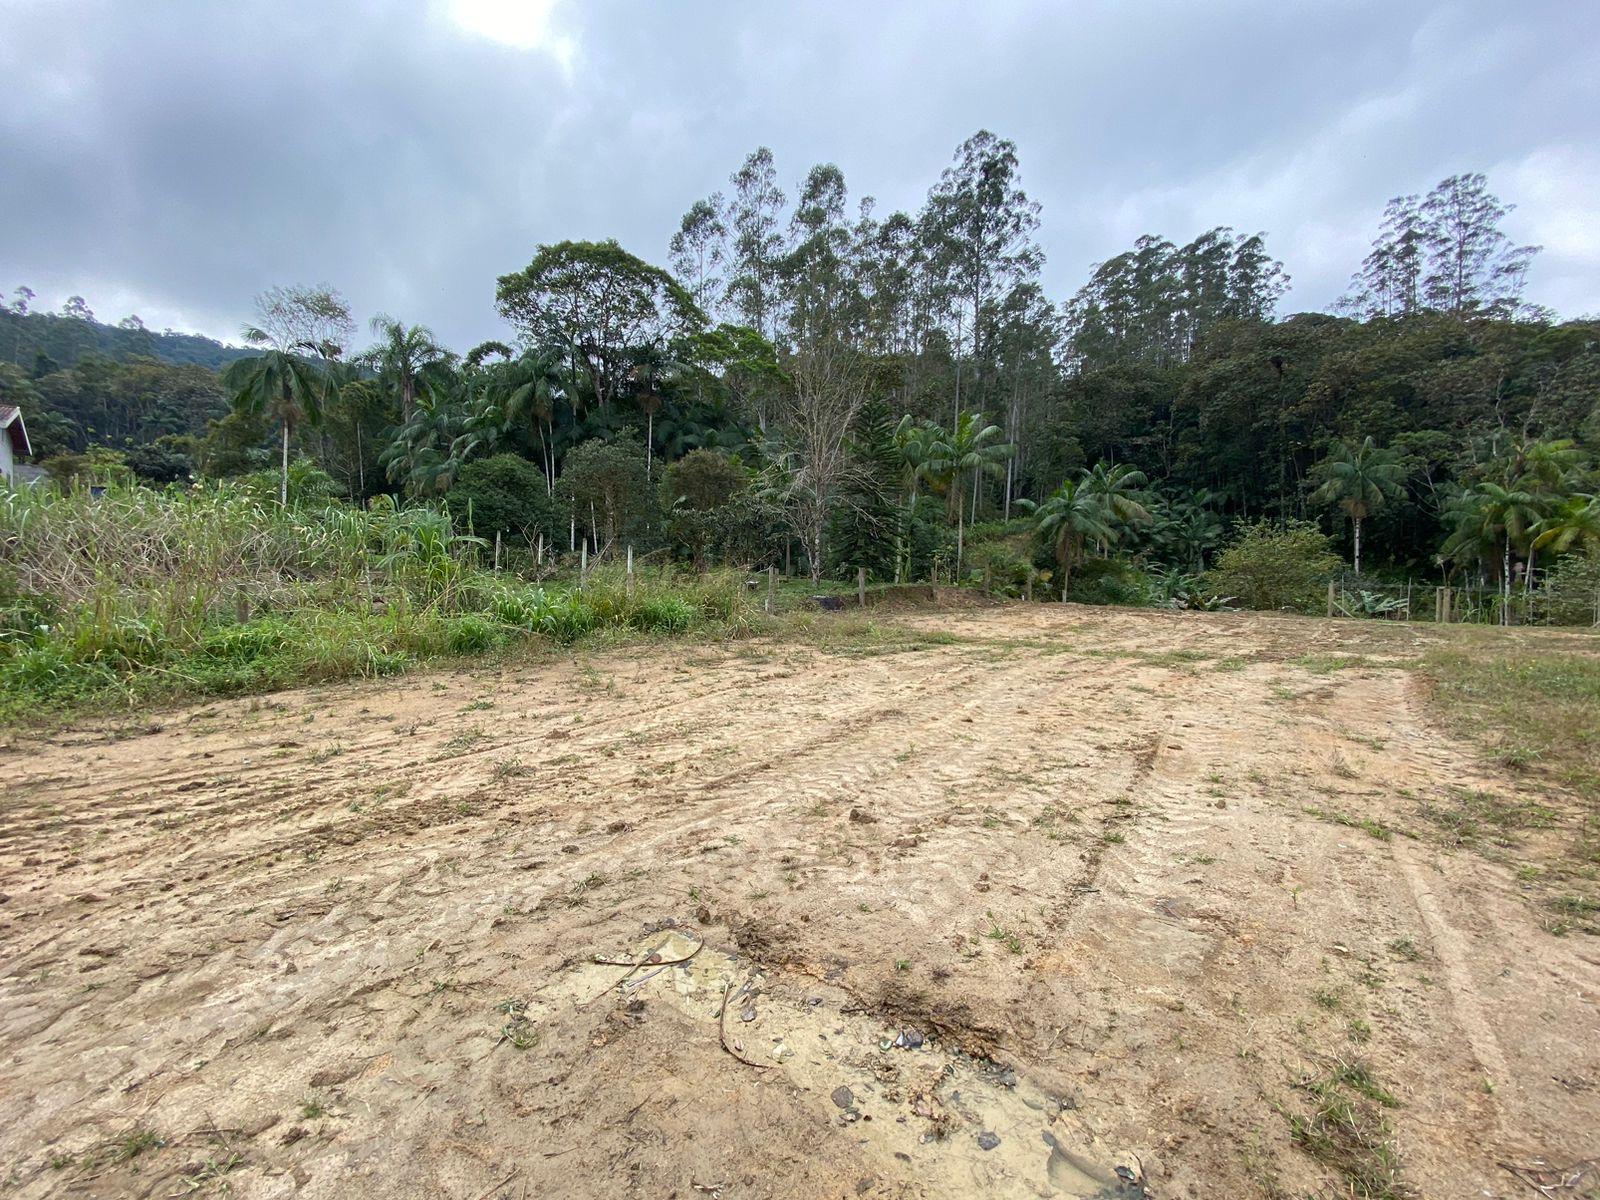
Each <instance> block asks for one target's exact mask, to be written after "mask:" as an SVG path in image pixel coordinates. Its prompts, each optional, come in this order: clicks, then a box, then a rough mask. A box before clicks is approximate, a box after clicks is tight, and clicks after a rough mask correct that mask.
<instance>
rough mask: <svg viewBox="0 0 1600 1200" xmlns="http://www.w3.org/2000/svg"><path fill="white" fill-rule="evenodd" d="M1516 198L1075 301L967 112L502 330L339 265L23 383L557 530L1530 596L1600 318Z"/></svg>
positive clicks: (605, 541) (1589, 438) (1459, 195)
mask: <svg viewBox="0 0 1600 1200" xmlns="http://www.w3.org/2000/svg"><path fill="white" fill-rule="evenodd" d="M1510 211H1511V210H1510V206H1508V205H1506V204H1504V203H1502V202H1501V201H1500V200H1498V199H1497V198H1496V197H1494V196H1493V195H1492V193H1490V191H1489V189H1488V184H1487V180H1486V179H1485V178H1484V177H1483V176H1482V175H1476V174H1463V175H1457V176H1453V177H1451V178H1449V179H1446V180H1444V181H1442V182H1441V183H1440V184H1439V185H1438V186H1437V187H1436V188H1434V189H1433V190H1432V191H1431V192H1429V193H1428V194H1427V195H1425V196H1402V197H1399V198H1396V199H1395V200H1393V201H1391V202H1390V203H1389V205H1388V207H1387V208H1386V209H1385V211H1384V213H1383V214H1382V216H1381V217H1380V218H1379V220H1378V223H1377V231H1376V236H1375V239H1374V242H1373V246H1372V250H1371V253H1370V254H1369V255H1368V256H1367V257H1366V258H1365V259H1364V260H1363V261H1362V262H1361V263H1360V264H1354V265H1353V266H1354V272H1353V278H1352V283H1351V287H1350V290H1349V293H1348V295H1347V296H1346V297H1345V298H1344V299H1343V300H1342V301H1341V302H1340V304H1339V305H1338V306H1337V311H1335V312H1333V313H1298V314H1293V315H1290V316H1288V317H1286V318H1282V317H1280V316H1279V314H1278V311H1277V310H1278V306H1279V303H1280V301H1281V299H1282V297H1283V295H1284V293H1285V289H1286V287H1287V284H1288V275H1287V274H1286V271H1285V268H1284V266H1283V264H1282V263H1281V262H1280V261H1279V260H1278V259H1276V258H1275V257H1274V256H1273V255H1272V254H1271V252H1270V251H1269V249H1268V246H1267V239H1266V236H1265V234H1263V233H1260V232H1246V233H1240V232H1237V231H1235V230H1233V229H1231V228H1227V227H1218V228H1214V229H1210V230H1205V231H1201V232H1199V233H1198V234H1195V235H1193V236H1191V237H1189V238H1188V240H1187V241H1182V242H1179V241H1174V240H1169V239H1168V238H1166V237H1163V236H1160V235H1158V234H1150V235H1147V236H1145V237H1141V238H1140V239H1138V241H1137V242H1136V243H1135V244H1134V245H1133V246H1132V247H1131V248H1129V249H1128V250H1127V251H1126V252H1124V253H1121V254H1118V255H1115V256H1113V257H1111V258H1109V259H1107V260H1106V261H1105V262H1103V263H1099V264H1096V265H1095V266H1094V267H1093V269H1092V270H1091V272H1090V276H1089V279H1088V280H1087V282H1086V283H1085V284H1084V285H1083V286H1082V287H1081V288H1080V289H1079V290H1078V291H1077V293H1075V294H1074V295H1072V296H1070V297H1065V298H1063V299H1061V300H1060V301H1059V302H1058V301H1053V300H1052V299H1051V298H1049V297H1048V296H1047V295H1046V294H1045V289H1044V287H1043V285H1042V282H1041V269H1042V266H1043V262H1044V256H1043V252H1042V250H1041V248H1040V245H1039V242H1038V232H1039V229H1040V225H1041V220H1042V214H1041V211H1040V207H1039V205H1038V204H1037V203H1036V202H1035V201H1033V200H1032V199H1031V198H1030V197H1029V196H1028V194H1027V192H1026V189H1025V187H1024V184H1023V178H1022V171H1021V165H1020V160H1019V155H1018V151H1017V147H1016V146H1015V145H1014V144H1013V143H1011V142H1009V141H1007V140H1005V139H1003V138H999V137H996V136H994V135H993V134H990V133H988V132H980V133H978V134H975V135H974V136H973V137H972V138H969V139H968V140H967V141H966V142H964V143H963V144H962V145H961V146H960V147H959V148H958V149H957V151H956V153H955V155H954V157H953V159H952V161H951V163H950V165H949V166H948V167H947V168H946V169H945V170H944V171H943V172H942V173H941V175H940V176H939V177H938V179H937V180H936V181H934V183H933V184H932V186H931V187H930V189H929V191H928V193H927V195H926V198H925V200H924V202H923V203H922V205H921V207H920V208H918V209H917V210H916V211H895V212H890V213H886V214H884V213H880V212H879V209H878V206H877V205H876V204H875V202H874V201H873V200H872V198H871V197H861V198H858V199H852V197H851V195H850V193H849V191H848V189H847V186H846V182H845V179H844V176H843V174H842V172H840V170H839V169H838V168H837V167H836V166H833V165H832V164H821V165H818V166H815V167H813V168H811V169H810V170H809V171H807V172H805V173H804V175H803V176H801V178H800V179H799V181H798V183H797V184H796V186H795V187H794V188H793V193H792V196H791V195H790V194H789V193H788V192H786V191H785V188H784V187H783V185H782V183H781V181H780V175H779V170H778V166H777V164H776V162H775V160H774V158H773V156H772V154H771V152H770V151H768V150H766V149H764V148H762V149H758V150H756V151H755V152H754V153H752V154H751V155H750V156H749V157H748V158H747V159H746V160H745V161H744V162H743V163H742V164H740V165H739V166H738V168H737V169H736V170H735V171H734V172H733V173H732V174H731V175H730V177H729V180H728V186H727V188H726V189H723V190H720V191H715V192H712V193H711V194H709V195H707V196H706V197H704V198H702V199H699V200H696V201H694V202H693V203H692V204H690V206H689V208H688V210H687V211H686V212H685V214H684V216H683V218H682V221H681V222H680V224H679V227H678V229H677V230H676V232H675V233H674V234H673V236H672V238H671V240H670V243H669V245H668V246H667V247H666V258H665V265H664V266H661V265H656V264H654V263H651V262H649V261H647V260H646V259H644V258H641V257H639V256H637V255H635V254H634V253H632V252H630V251H629V250H627V249H625V248H624V247H622V246H620V245H619V244H618V243H616V242H615V241H609V240H608V241H597V242H582V241H566V242H555V243H551V244H548V245H543V246H540V247H538V248H537V250H536V251H535V253H534V255H533V257H532V258H531V260H530V261H529V262H528V264H527V265H526V266H525V267H522V268H520V269H515V270H510V271H508V272H507V273H506V274H504V275H502V276H501V277H500V278H499V279H498V280H497V281H496V285H495V293H494V295H495V304H496V308H497V310H498V311H499V313H500V314H501V315H502V316H503V317H504V319H505V320H506V321H507V323H508V325H509V327H510V328H511V329H512V330H513V336H512V338H511V339H510V340H508V341H505V342H499V341H491V342H486V343H483V344H481V345H479V346H476V347H473V348H471V349H469V350H467V351H466V352H465V353H456V352H453V351H451V350H450V349H448V348H447V347H445V346H443V345H441V344H440V342H439V340H438V339H437V338H436V337H435V336H434V335H433V334H432V333H431V332H430V331H429V330H428V329H427V328H426V327H423V326H419V325H412V324H408V323H406V322H404V321H400V320H396V319H392V318H389V317H379V318H378V319H376V320H375V321H374V322H372V324H371V326H370V330H369V332H370V335H371V336H370V338H369V339H367V344H365V345H358V344H357V341H358V338H357V332H358V331H357V326H356V325H355V323H354V321H353V320H352V319H351V315H350V313H349V310H348V307H347V306H346V305H345V304H344V302H343V300H342V298H341V297H340V296H339V294H338V293H337V292H336V291H335V290H333V289H332V288H328V287H312V288H304V287H301V288H281V289H275V290H273V291H271V292H268V293H266V294H265V295H263V296H262V297H260V298H259V299H258V303H257V310H258V312H257V319H256V321H255V322H254V323H253V324H252V326H251V327H249V328H248V329H247V330H246V331H245V333H244V340H245V342H246V349H245V351H244V352H243V356H242V357H239V358H237V359H236V360H235V361H233V362H231V363H229V364H223V366H224V369H223V371H222V373H221V374H220V375H218V374H215V373H213V372H211V371H209V370H207V369H206V368H205V367H202V366H198V365H189V366H175V365H172V364H170V363H166V364H164V363H160V362H157V361H155V359H154V358H153V357H145V356H143V355H142V354H135V353H129V354H125V355H123V356H122V361H120V362H119V361H113V360H109V359H107V358H105V357H98V356H96V355H94V354H84V355H82V356H79V357H77V358H75V359H74V361H73V364H72V365H69V366H66V367H59V366H57V364H56V363H55V362H52V361H49V360H48V359H46V360H44V361H39V360H37V358H36V361H35V362H34V363H33V364H32V366H30V367H20V366H18V367H7V366H5V365H3V364H0V394H3V395H7V396H14V397H17V398H19V399H21V400H22V402H23V403H24V404H25V405H26V406H27V407H28V411H29V414H30V415H29V420H30V425H31V426H34V425H36V426H37V427H38V428H40V429H41V430H42V431H43V433H44V438H43V440H44V441H45V442H46V443H47V445H48V447H49V448H50V449H54V450H57V451H62V452H69V453H68V455H67V457H68V463H67V465H68V466H70V467H72V468H73V469H76V466H75V465H74V463H73V461H72V459H71V457H70V456H71V455H76V456H77V458H78V459H79V460H81V459H82V458H83V456H84V455H86V454H87V453H88V452H89V451H90V450H91V448H92V447H96V446H98V447H101V448H105V447H110V448H112V449H116V450H120V451H121V452H122V453H123V454H124V456H125V457H126V458H127V459H128V464H127V465H129V466H130V467H132V468H133V469H136V470H140V471H141V473H144V474H146V475H147V477H149V478H152V479H158V478H162V477H166V478H179V477H181V476H182V475H184V474H185V473H186V470H187V473H198V474H206V475H228V474H237V473H241V472H248V471H265V470H273V471H275V473H276V475H277V491H278V494H279V497H280V499H281V500H282V501H283V502H285V503H289V502H291V501H292V499H293V492H294V490H295V487H296V479H297V476H296V472H297V470H298V471H299V473H300V476H301V477H303V478H302V482H307V481H311V480H317V481H319V482H318V483H317V486H318V487H321V488H322V490H323V491H324V492H327V493H342V494H344V495H345V496H347V497H348V498H349V499H351V500H353V501H356V502H365V501H366V500H368V499H370V498H371V497H373V496H375V495H377V494H380V493H385V492H389V493H397V494H402V495H406V496H412V497H418V498H428V497H444V498H445V500H446V502H447V503H448V504H450V506H451V508H452V511H453V512H458V513H460V514H462V518H461V519H469V520H470V521H471V522H472V523H473V526H474V528H475V529H478V530H480V531H483V530H488V529H489V527H490V526H491V525H492V526H494V529H493V532H495V533H500V534H502V535H503V536H506V537H513V538H515V539H517V540H518V541H520V542H525V543H529V544H533V543H537V544H538V545H540V546H541V547H549V548H550V549H551V550H561V549H565V550H568V551H572V550H574V549H576V548H577V547H578V545H579V543H580V542H583V543H586V544H587V546H588V549H589V550H590V551H591V552H593V553H596V554H606V553H613V552H617V551H618V550H619V549H620V547H621V546H622V545H623V543H624V542H626V543H628V544H631V545H634V546H636V547H637V548H640V549H649V548H654V547H660V548H662V549H663V550H664V551H667V552H670V553H675V554H679V555H682V556H684V557H686V558H692V559H694V560H696V561H700V562H706V561H712V560H728V561H739V562H752V563H759V562H766V561H782V562H785V563H796V564H798V565H799V566H800V567H801V568H803V569H805V570H808V571H810V572H811V574H812V575H813V577H817V578H820V577H821V576H823V575H825V574H829V573H842V572H845V571H850V570H853V569H854V568H856V567H866V568H868V569H869V570H870V571H871V572H872V573H873V574H874V575H875V576H877V577H880V578H885V579H912V578H928V577H930V576H938V577H941V578H947V579H964V578H970V577H972V575H973V573H974V572H977V571H985V572H990V573H992V572H994V571H996V570H1002V571H1004V572H1008V573H1011V574H1017V575H1023V574H1026V575H1028V577H1029V578H1030V580H1031V579H1032V578H1035V577H1037V578H1039V579H1041V580H1045V579H1048V580H1049V581H1050V583H1049V586H1051V587H1053V588H1055V589H1057V590H1062V591H1065V590H1067V589H1070V588H1072V587H1073V586H1075V585H1074V584H1073V582H1072V580H1073V578H1074V573H1075V572H1076V573H1078V574H1079V575H1081V574H1082V572H1083V570H1084V568H1085V567H1086V565H1090V564H1094V563H1099V562H1106V561H1110V560H1113V559H1117V560H1128V559H1133V560H1136V561H1138V562H1141V563H1151V564H1164V565H1165V566H1166V567H1168V568H1172V569H1175V570H1182V571H1189V572H1193V571H1197V570H1200V569H1202V568H1204V567H1205V565H1206V564H1207V561H1208V557H1209V556H1211V555H1212V554H1213V553H1214V552H1215V551H1216V549H1217V548H1218V547H1219V546H1220V545H1221V544H1222V543H1223V541H1224V540H1225V538H1226V537H1227V536H1228V534H1229V531H1230V529H1236V528H1239V527H1242V526H1247V525H1249V524H1251V523H1253V522H1257V521H1262V520H1266V521H1271V522H1276V523H1279V524H1283V523H1286V522H1294V521H1306V520H1314V521H1320V522H1322V523H1323V525H1324V528H1325V529H1327V530H1328V531H1329V532H1330V533H1331V534H1332V535H1333V536H1334V537H1335V538H1336V540H1337V542H1338V544H1339V545H1340V546H1342V547H1346V548H1347V549H1348V553H1349V558H1350V561H1351V565H1352V567H1353V568H1354V569H1355V570H1356V571H1357V572H1358V573H1360V572H1361V571H1363V570H1368V571H1370V570H1371V569H1373V568H1378V569H1388V570H1404V571H1408V572H1430V573H1432V572H1437V571H1440V570H1445V571H1451V570H1467V571H1472V572H1475V573H1477V574H1479V575H1481V576H1482V577H1483V578H1485V579H1489V580H1494V581H1496V582H1497V583H1499V584H1500V585H1502V586H1503V587H1504V588H1506V589H1509V588H1510V587H1511V586H1512V585H1513V582H1514V581H1515V580H1518V579H1521V580H1522V581H1523V582H1526V580H1527V579H1528V577H1529V575H1528V573H1529V571H1530V570H1531V569H1532V568H1534V567H1535V566H1537V565H1538V564H1539V563H1540V561H1541V559H1542V560H1543V561H1546V562H1548V561H1552V560H1553V559H1554V558H1555V557H1557V556H1560V555H1563V554H1572V553H1576V552H1579V551H1583V550H1586V549H1588V548H1590V547H1592V546H1594V545H1595V544H1596V543H1597V542H1600V528H1597V524H1600V512H1597V509H1596V504H1595V501H1594V499H1593V495H1594V490H1595V489H1594V485H1595V482H1596V478H1595V473H1594V470H1593V466H1592V454H1591V450H1592V447H1593V446H1594V445H1595V443H1596V440H1597V439H1600V347H1597V334H1600V323H1597V322H1595V321H1592V320H1578V321H1568V322H1559V321H1557V319H1556V318H1555V317H1554V315H1553V314H1551V313H1549V312H1546V311H1543V310H1540V309H1537V308H1535V307H1533V306H1530V305H1527V304H1525V303H1524V301H1523V298H1522V292H1523V286H1524V283H1525V278H1526V273H1527V270H1528V267H1529V264H1530V263H1531V262H1532V261H1533V259H1534V257H1535V255H1536V253H1537V248H1536V247H1528V246H1518V245H1516V244H1515V243H1514V242H1512V240H1511V239H1510V238H1509V237H1508V236H1507V234H1506V233H1505V231H1504V229H1503V224H1504V220H1505V218H1506V216H1507V215H1508V213H1509V212H1510ZM29 299H31V296H26V297H22V296H19V297H18V298H16V299H15V300H14V301H13V311H12V314H11V315H12V317H14V318H16V320H18V321H20V320H22V319H23V318H24V317H26V318H27V319H30V320H31V319H33V317H34V314H29V313H27V312H26V304H27V301H28V300H29ZM19 300H20V302H21V303H22V305H23V312H22V313H21V314H18V313H17V312H16V311H15V305H16V303H17V302H18V301H19ZM84 307H86V306H84ZM84 319H85V318H84V316H83V314H82V313H77V314H62V315H60V316H53V317H51V318H50V320H51V321H52V322H58V323H70V322H73V321H78V322H80V323H82V322H83V320H84ZM53 327H54V326H52V328H53ZM101 328H104V327H101ZM5 332H6V329H5V328H4V327H0V339H3V335H4V334H5ZM124 332H128V331H124ZM4 351H5V347H4V346H0V353H4ZM11 357H12V360H13V362H16V361H18V359H19V358H20V357H24V356H21V355H17V354H13V355H12V356H11ZM308 486H309V483H308ZM469 511H470V513H471V516H470V518H469V517H467V516H466V514H467V513H468V512H469Z"/></svg>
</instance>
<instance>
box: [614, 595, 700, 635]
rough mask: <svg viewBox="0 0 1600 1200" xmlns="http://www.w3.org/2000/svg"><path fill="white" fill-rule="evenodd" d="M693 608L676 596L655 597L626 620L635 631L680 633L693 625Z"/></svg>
mask: <svg viewBox="0 0 1600 1200" xmlns="http://www.w3.org/2000/svg"><path fill="white" fill-rule="evenodd" d="M697 616H698V614H697V613H696V612H695V609H694V606H693V605H692V604H690V603H689V602H688V601H687V600H684V599H681V598H680V597H678V596H657V597H655V598H653V599H649V600H646V601H644V602H643V603H642V604H640V605H639V607H638V608H636V609H635V610H634V611H633V613H632V615H631V616H630V617H629V619H628V624H630V625H632V626H633V627H634V628H635V629H643V630H646V631H648V632H651V633H682V632H684V631H685V630H686V629H688V628H689V627H690V626H692V625H693V624H694V623H695V618H696V617H697Z"/></svg>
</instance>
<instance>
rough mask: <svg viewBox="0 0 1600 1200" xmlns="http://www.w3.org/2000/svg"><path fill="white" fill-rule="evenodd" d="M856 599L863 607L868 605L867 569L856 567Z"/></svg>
mask: <svg viewBox="0 0 1600 1200" xmlns="http://www.w3.org/2000/svg"><path fill="white" fill-rule="evenodd" d="M856 601H857V603H858V604H860V606H861V607H862V608H865V607H866V606H867V569H866V568H865V567H857V568H856Z"/></svg>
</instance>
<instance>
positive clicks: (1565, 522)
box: [1528, 493, 1600, 585]
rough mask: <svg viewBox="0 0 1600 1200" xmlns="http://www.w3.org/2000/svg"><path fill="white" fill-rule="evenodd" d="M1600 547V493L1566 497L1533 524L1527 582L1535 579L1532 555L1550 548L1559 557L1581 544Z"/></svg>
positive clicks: (1579, 546) (1529, 546)
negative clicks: (1598, 494) (1597, 494)
mask: <svg viewBox="0 0 1600 1200" xmlns="http://www.w3.org/2000/svg"><path fill="white" fill-rule="evenodd" d="M1585 546H1588V547H1595V546H1600V496H1589V495H1584V494H1581V493H1580V494H1577V495H1572V496H1568V497H1566V499H1564V500H1562V501H1561V502H1560V503H1559V504H1558V505H1557V506H1556V507H1555V509H1554V510H1553V511H1551V512H1549V513H1547V514H1546V515H1545V516H1544V517H1543V518H1541V519H1540V521H1539V523H1538V524H1537V525H1536V526H1535V527H1534V538H1533V541H1532V542H1530V543H1529V545H1528V581H1529V584H1530V585H1531V583H1532V579H1533V556H1534V555H1535V554H1537V553H1538V552H1539V551H1540V550H1543V549H1545V548H1546V547H1549V548H1550V549H1551V550H1553V551H1554V552H1555V554H1556V555H1557V556H1558V557H1559V556H1560V555H1563V554H1568V553H1570V552H1571V551H1572V550H1574V549H1577V548H1581V547H1585Z"/></svg>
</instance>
